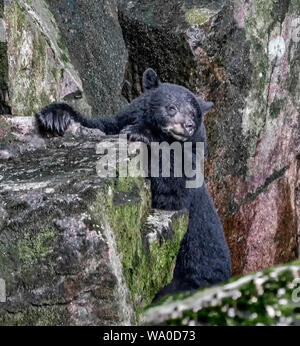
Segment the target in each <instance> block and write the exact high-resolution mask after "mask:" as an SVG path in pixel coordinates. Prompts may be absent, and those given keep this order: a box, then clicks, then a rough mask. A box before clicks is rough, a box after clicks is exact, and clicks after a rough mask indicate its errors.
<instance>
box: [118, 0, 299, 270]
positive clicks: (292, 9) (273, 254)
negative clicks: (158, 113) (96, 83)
mask: <svg viewBox="0 0 300 346" xmlns="http://www.w3.org/2000/svg"><path fill="white" fill-rule="evenodd" d="M119 7H120V15H119V16H120V23H121V26H122V29H123V33H124V39H125V41H126V45H127V46H128V49H129V64H128V68H127V75H126V88H125V89H124V90H123V91H124V94H125V95H126V97H127V98H128V99H132V98H133V97H135V96H136V95H137V94H139V92H140V79H141V75H142V72H143V70H144V68H146V67H148V66H151V67H153V68H154V69H156V70H157V71H158V73H159V75H160V76H161V77H162V79H163V80H165V81H169V82H174V83H178V84H182V85H184V86H186V87H188V88H190V89H191V90H192V91H193V92H195V93H198V94H200V95H201V96H203V97H204V98H206V99H208V100H210V101H213V102H214V104H215V107H214V109H213V110H212V111H211V112H209V114H208V115H207V116H206V119H205V125H206V129H207V136H208V160H207V162H206V178H207V181H208V185H209V188H210V192H211V194H212V195H213V198H214V202H215V204H216V206H217V208H218V210H219V214H220V216H221V218H222V221H223V225H224V230H225V233H226V236H227V240H228V243H229V246H230V250H231V254H232V262H233V263H232V264H233V272H234V274H241V273H247V272H251V271H256V270H260V269H264V268H267V267H269V266H271V265H274V264H280V263H287V262H289V261H291V260H293V259H295V258H297V256H298V254H299V248H298V244H299V241H298V239H299V235H300V232H299V216H300V210H299V204H300V202H299V184H300V181H299V151H300V115H299V97H300V89H299V88H300V80H299V78H300V62H299V56H300V46H299V44H298V43H297V41H296V40H295V35H296V33H297V32H298V31H297V26H296V21H297V18H299V17H300V6H299V2H298V1H297V0H287V1H280V2H278V1H273V0H250V1H249V0H247V1H244V0H238V1H229V0H227V1H213V2H211V1H201V2H199V1H192V0H191V1H189V0H186V1H176V0H172V1H169V2H168V4H167V5H166V4H165V3H161V2H160V1H151V2H149V1H134V0H133V1H130V2H128V1H125V0H124V1H123V0H119Z"/></svg>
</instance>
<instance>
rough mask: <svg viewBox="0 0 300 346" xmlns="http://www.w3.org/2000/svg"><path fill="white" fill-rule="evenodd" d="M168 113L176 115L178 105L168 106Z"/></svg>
mask: <svg viewBox="0 0 300 346" xmlns="http://www.w3.org/2000/svg"><path fill="white" fill-rule="evenodd" d="M168 113H169V115H171V116H174V115H175V114H176V113H177V109H176V107H175V106H169V107H168Z"/></svg>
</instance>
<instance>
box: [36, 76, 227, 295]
mask: <svg viewBox="0 0 300 346" xmlns="http://www.w3.org/2000/svg"><path fill="white" fill-rule="evenodd" d="M143 90H144V93H143V94H142V95H141V96H140V97H138V98H137V99H136V100H134V101H133V102H132V103H131V104H130V105H129V106H128V107H127V108H126V109H125V110H124V111H123V112H120V113H118V114H117V115H116V116H115V117H113V118H105V119H97V120H87V119H86V118H84V117H83V116H82V115H80V114H79V113H77V112H75V111H74V110H73V109H72V108H71V107H69V106H67V105H64V104H54V105H50V106H48V107H46V108H45V109H43V110H42V111H41V112H39V113H38V114H37V120H38V123H39V125H40V127H41V128H42V129H43V130H45V131H47V132H51V133H53V134H57V135H63V133H64V132H65V130H66V129H67V127H68V126H69V123H70V121H71V119H73V120H74V121H77V122H79V123H81V124H82V125H83V126H86V127H90V128H99V129H100V130H102V131H103V132H105V133H106V134H118V133H120V132H122V133H127V134H128V135H129V138H130V139H131V140H135V141H136V140H138V141H144V142H145V143H147V144H148V145H149V144H150V143H152V142H160V143H161V142H168V143H172V142H174V140H176V141H179V142H180V143H181V148H182V150H183V143H184V142H185V141H189V142H192V143H193V149H194V148H195V146H194V145H195V143H196V142H205V143H206V134H205V128H204V125H203V116H204V113H205V112H207V111H209V110H210V109H211V108H212V106H213V104H212V103H210V102H205V101H203V100H202V99H200V98H197V97H196V96H195V95H194V94H193V93H191V92H190V91H189V90H187V89H185V88H183V87H181V86H178V85H174V84H168V83H161V82H160V80H159V79H158V77H157V75H156V73H155V71H153V70H152V69H148V70H147V71H145V73H144V77H143ZM160 159H161V157H160ZM192 162H193V164H194V162H195V152H194V151H193V154H192ZM173 171H174V167H173V165H172V162H171V176H170V177H169V178H165V177H161V176H159V177H156V178H154V177H153V178H151V188H152V203H153V207H154V208H159V209H166V210H180V209H183V208H188V209H189V214H190V217H189V227H188V231H187V233H186V235H185V237H184V239H183V241H182V243H181V246H180V250H179V254H178V257H177V261H176V267H175V270H174V275H173V280H172V282H171V283H170V284H169V285H167V286H166V287H165V288H164V289H163V290H162V291H161V292H160V293H159V294H158V295H157V296H156V299H157V298H159V297H160V296H163V295H165V294H169V293H174V292H178V291H186V290H193V289H197V288H199V287H206V286H209V285H213V284H217V283H220V282H223V281H227V280H228V279H229V278H230V276H231V261H230V254H229V250H228V246H227V243H226V240H225V236H224V232H223V228H222V224H221V222H220V219H219V216H218V214H217V211H216V209H215V207H214V205H213V202H212V199H211V197H210V195H209V193H208V191H207V188H206V184H205V183H204V184H203V186H202V187H200V188H197V189H187V188H186V181H187V180H188V178H187V177H185V176H183V177H181V178H177V177H174V172H173Z"/></svg>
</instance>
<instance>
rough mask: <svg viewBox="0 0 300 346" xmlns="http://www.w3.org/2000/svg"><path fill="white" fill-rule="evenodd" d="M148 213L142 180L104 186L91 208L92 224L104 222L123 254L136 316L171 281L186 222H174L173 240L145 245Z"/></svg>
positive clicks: (146, 189) (147, 194)
mask: <svg viewBox="0 0 300 346" xmlns="http://www.w3.org/2000/svg"><path fill="white" fill-rule="evenodd" d="M150 210H151V198H150V190H149V186H147V185H145V181H144V179H139V178H122V179H119V180H118V181H116V182H115V183H114V185H108V186H106V187H105V189H104V191H103V193H101V195H100V194H99V195H98V197H97V201H96V203H95V204H94V205H93V206H92V208H91V209H90V212H91V216H92V220H93V223H95V224H99V223H101V224H103V223H105V220H107V222H108V223H109V225H110V227H111V229H112V230H113V231H114V234H115V237H116V243H117V248H118V252H119V253H120V254H122V266H123V273H124V276H125V279H126V282H127V285H128V287H129V290H130V293H131V298H132V304H133V307H134V309H135V311H136V312H137V315H139V313H140V312H141V310H142V309H143V308H144V307H145V306H146V305H148V304H150V303H151V301H152V299H153V298H154V296H155V294H156V293H157V292H158V291H159V290H160V289H161V288H162V287H163V286H164V285H166V284H167V283H168V282H169V281H170V280H171V278H172V272H173V268H174V264H175V259H176V256H177V253H178V250H179V246H180V242H181V240H182V238H183V236H184V234H185V232H186V229H187V224H188V219H187V217H186V216H182V217H179V218H178V219H176V220H175V221H174V222H173V227H174V237H173V239H171V240H167V241H165V240H163V241H162V242H161V243H160V242H159V240H157V241H154V242H152V243H151V245H150V247H148V246H147V245H146V243H145V236H146V234H145V231H146V226H145V221H146V217H147V216H148V215H149V212H150Z"/></svg>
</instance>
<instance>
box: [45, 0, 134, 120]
mask: <svg viewBox="0 0 300 346" xmlns="http://www.w3.org/2000/svg"><path fill="white" fill-rule="evenodd" d="M48 4H49V7H50V9H51V11H52V13H53V14H54V16H55V18H56V21H57V24H58V26H59V28H60V30H61V33H62V36H63V38H64V41H65V42H66V46H67V47H68V50H69V52H70V56H71V60H72V62H73V63H74V66H75V67H76V69H77V70H78V71H79V74H80V77H81V79H82V83H83V87H84V91H85V93H86V95H87V97H88V100H89V103H90V104H91V106H92V107H93V112H94V114H96V115H97V114H98V115H99V114H101V115H102V116H103V115H113V114H114V113H116V112H117V111H119V110H120V109H121V108H122V107H123V106H124V105H125V104H126V101H125V99H124V97H123V96H122V95H121V91H122V86H123V79H124V71H125V67H126V63H127V49H126V47H125V43H124V40H123V36H122V30H121V27H120V24H119V22H118V12H117V5H116V3H115V0H102V1H93V0H60V1H48Z"/></svg>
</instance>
